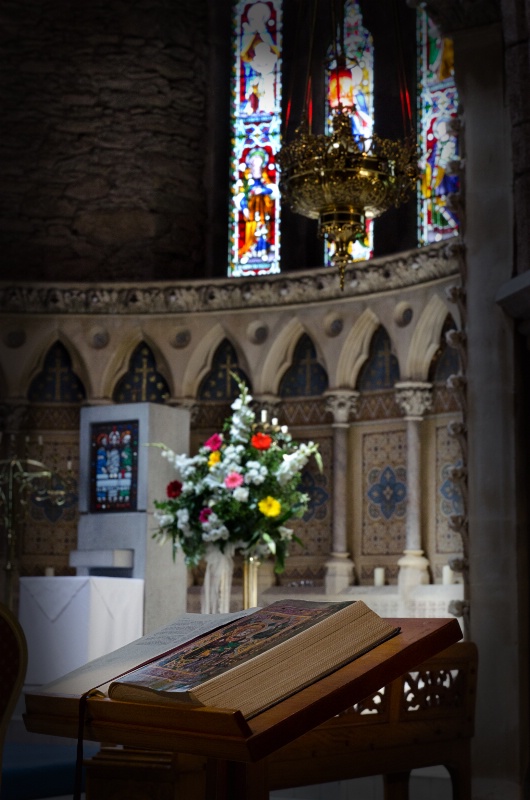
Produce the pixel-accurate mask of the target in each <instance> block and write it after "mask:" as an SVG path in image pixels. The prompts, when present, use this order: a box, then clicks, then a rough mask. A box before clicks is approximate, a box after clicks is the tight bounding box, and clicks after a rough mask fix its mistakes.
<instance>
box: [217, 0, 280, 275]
mask: <svg viewBox="0 0 530 800" xmlns="http://www.w3.org/2000/svg"><path fill="white" fill-rule="evenodd" d="M281 12H282V4H281V0H267V2H248V0H243V1H240V2H238V3H236V5H235V9H234V19H233V31H234V38H233V48H234V53H233V59H234V60H233V75H232V161H231V176H230V183H231V192H232V197H231V203H230V243H229V266H228V275H229V276H233V277H243V276H249V275H266V274H272V273H277V272H280V191H279V188H278V168H277V163H276V155H277V153H278V150H279V149H280V138H281V137H280V125H281V102H282V93H281V88H282V87H281V28H282V18H281Z"/></svg>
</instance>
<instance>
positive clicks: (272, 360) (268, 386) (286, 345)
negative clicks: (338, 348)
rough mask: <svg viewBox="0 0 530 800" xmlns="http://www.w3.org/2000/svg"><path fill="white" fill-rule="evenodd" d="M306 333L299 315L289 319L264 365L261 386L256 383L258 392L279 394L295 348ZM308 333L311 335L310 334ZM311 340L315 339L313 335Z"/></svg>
mask: <svg viewBox="0 0 530 800" xmlns="http://www.w3.org/2000/svg"><path fill="white" fill-rule="evenodd" d="M304 333H307V331H306V330H305V328H304V326H303V325H302V323H301V322H300V320H299V319H298V318H297V317H294V318H293V319H291V320H289V322H288V323H287V325H286V326H285V328H284V329H283V330H282V331H280V333H279V334H278V336H277V337H276V339H275V340H274V342H273V345H272V347H271V349H270V350H269V353H268V355H267V358H266V360H265V364H264V365H263V370H262V373H261V380H260V383H259V386H258V384H256V388H255V389H254V391H255V392H256V394H262V393H267V392H269V393H270V394H274V395H277V394H278V391H279V387H280V381H281V379H282V377H283V375H284V373H285V372H286V370H288V369H289V367H290V366H291V363H292V360H293V354H294V349H295V347H296V345H297V344H298V341H299V339H300V337H301V336H302V334H304ZM308 335H309V336H310V334H308ZM311 340H312V341H313V337H311Z"/></svg>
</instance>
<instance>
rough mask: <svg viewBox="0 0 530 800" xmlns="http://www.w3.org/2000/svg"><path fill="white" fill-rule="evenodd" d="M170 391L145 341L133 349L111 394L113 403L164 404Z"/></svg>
mask: <svg viewBox="0 0 530 800" xmlns="http://www.w3.org/2000/svg"><path fill="white" fill-rule="evenodd" d="M169 397H170V389H169V385H168V382H167V381H166V379H165V377H164V376H163V375H162V373H161V372H160V371H159V369H158V363H157V360H156V357H155V354H154V352H153V350H152V349H151V347H149V345H148V344H147V342H146V341H145V339H142V341H141V342H140V343H139V344H137V345H136V347H135V348H134V349H133V351H132V353H131V355H130V358H129V362H128V368H127V371H126V372H125V374H124V375H122V377H121V378H120V379H119V380H118V382H117V383H116V385H115V386H114V390H113V392H112V399H113V401H114V402H115V403H146V402H149V403H165V402H166V401H167V400H168V398H169Z"/></svg>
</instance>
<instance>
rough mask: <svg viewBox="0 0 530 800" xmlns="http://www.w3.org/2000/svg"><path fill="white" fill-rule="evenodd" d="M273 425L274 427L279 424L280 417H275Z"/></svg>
mask: <svg viewBox="0 0 530 800" xmlns="http://www.w3.org/2000/svg"><path fill="white" fill-rule="evenodd" d="M272 424H273V425H274V426H276V425H277V424H278V417H273V418H272Z"/></svg>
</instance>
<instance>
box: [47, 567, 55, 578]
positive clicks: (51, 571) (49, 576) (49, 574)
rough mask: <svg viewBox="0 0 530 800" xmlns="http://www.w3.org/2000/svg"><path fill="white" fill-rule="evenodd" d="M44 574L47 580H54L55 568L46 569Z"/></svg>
mask: <svg viewBox="0 0 530 800" xmlns="http://www.w3.org/2000/svg"><path fill="white" fill-rule="evenodd" d="M44 574H45V576H46V577H47V578H53V576H54V575H55V570H54V568H53V567H44Z"/></svg>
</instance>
